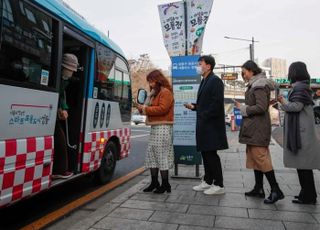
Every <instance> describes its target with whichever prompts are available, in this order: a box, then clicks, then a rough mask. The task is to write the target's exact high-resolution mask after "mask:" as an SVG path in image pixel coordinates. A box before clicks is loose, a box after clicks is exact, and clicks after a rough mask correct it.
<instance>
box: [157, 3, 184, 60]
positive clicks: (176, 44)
mask: <svg viewBox="0 0 320 230" xmlns="http://www.w3.org/2000/svg"><path fill="white" fill-rule="evenodd" d="M158 9H159V14H160V21H161V27H162V34H163V40H164V45H165V47H166V49H167V52H168V54H169V56H170V57H172V56H182V55H185V50H186V42H185V37H186V35H185V17H184V4H183V2H182V1H181V2H174V3H169V4H164V5H159V6H158Z"/></svg>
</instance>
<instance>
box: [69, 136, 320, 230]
mask: <svg viewBox="0 0 320 230" xmlns="http://www.w3.org/2000/svg"><path fill="white" fill-rule="evenodd" d="M228 140H229V145H230V149H228V150H225V151H221V152H219V155H220V156H221V159H222V165H223V168H224V183H225V188H226V194H225V195H219V196H208V195H204V194H203V193H202V192H195V191H193V190H192V186H194V185H197V184H198V183H199V182H200V181H199V180H192V179H170V183H171V186H172V192H171V193H170V194H167V193H165V194H161V195H157V194H146V193H143V192H142V189H143V188H144V187H145V186H146V185H147V184H148V183H149V177H146V178H145V179H143V180H142V181H140V182H139V183H137V184H136V185H134V186H133V187H131V188H130V189H129V190H127V191H126V192H124V193H122V194H120V195H119V196H118V197H116V198H115V199H113V200H112V201H110V202H108V203H105V204H104V205H103V206H102V207H101V208H99V209H98V210H96V211H95V212H93V213H91V214H90V215H89V216H87V218H85V219H83V220H82V221H81V222H78V223H77V224H76V225H74V226H72V227H71V228H70V229H75V230H81V229H83V230H97V229H119V230H127V229H128V230H129V229H138V230H142V229H150V230H158V229H166V230H171V229H172V230H176V229H178V230H191V229H192V230H206V229H216V230H218V229H258V230H264V229H272V230H275V229H279V230H301V229H304V230H320V198H319V204H318V205H297V204H292V203H291V200H292V199H293V196H294V195H297V194H298V193H299V183H298V178H297V174H296V171H295V170H293V169H287V168H284V166H283V163H282V162H283V161H282V148H281V147H280V146H279V145H278V144H276V143H275V141H273V143H272V144H271V146H270V149H271V153H272V159H273V164H274V168H275V171H276V177H277V179H278V183H279V184H280V187H281V189H282V190H283V192H284V194H285V196H286V198H285V199H284V200H282V201H279V202H277V203H276V204H274V205H265V204H264V203H263V200H262V199H257V198H248V197H245V196H244V192H245V191H247V190H249V189H251V188H252V187H253V185H254V176H253V172H252V171H250V170H247V169H246V168H245V146H244V145H240V144H239V143H238V133H237V132H234V133H231V132H228ZM201 170H202V168H201ZM179 173H180V174H181V175H184V176H186V175H189V176H193V175H194V167H192V166H180V168H179ZM148 174H149V172H146V173H145V175H148ZM315 180H316V186H317V191H318V193H319V192H320V173H319V171H315ZM265 190H266V193H269V191H270V188H269V186H268V183H267V181H266V179H265ZM319 195H320V194H319Z"/></svg>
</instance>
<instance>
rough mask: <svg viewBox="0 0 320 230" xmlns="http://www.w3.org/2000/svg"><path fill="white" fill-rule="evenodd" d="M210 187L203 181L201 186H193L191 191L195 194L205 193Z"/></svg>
mask: <svg viewBox="0 0 320 230" xmlns="http://www.w3.org/2000/svg"><path fill="white" fill-rule="evenodd" d="M210 187H211V185H209V184H207V183H206V182H205V181H204V180H203V181H202V182H201V184H199V185H197V186H194V187H193V188H192V189H193V190H194V191H197V192H201V191H205V190H207V189H209V188H210Z"/></svg>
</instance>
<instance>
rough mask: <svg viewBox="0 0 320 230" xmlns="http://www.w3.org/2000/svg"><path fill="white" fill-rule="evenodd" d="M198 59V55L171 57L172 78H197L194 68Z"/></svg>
mask: <svg viewBox="0 0 320 230" xmlns="http://www.w3.org/2000/svg"><path fill="white" fill-rule="evenodd" d="M199 57H200V56H199V55H194V56H176V57H172V58H171V62H172V77H194V76H198V75H199V74H198V73H197V69H196V67H197V66H198V59H199Z"/></svg>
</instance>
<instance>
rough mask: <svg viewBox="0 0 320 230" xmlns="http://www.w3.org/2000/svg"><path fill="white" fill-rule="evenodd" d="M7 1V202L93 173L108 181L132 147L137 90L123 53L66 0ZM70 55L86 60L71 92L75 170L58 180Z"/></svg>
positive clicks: (3, 156) (0, 16)
mask: <svg viewBox="0 0 320 230" xmlns="http://www.w3.org/2000/svg"><path fill="white" fill-rule="evenodd" d="M0 2H1V12H0V20H1V24H0V98H1V99H0V207H5V206H8V205H10V204H13V203H15V202H17V201H19V200H22V199H25V198H27V197H30V196H33V195H35V194H38V193H39V192H42V191H45V190H48V189H50V188H52V187H54V186H57V185H59V184H62V183H65V182H67V181H69V180H71V179H74V178H76V177H79V176H82V175H85V174H89V173H92V174H93V175H94V176H95V178H96V179H97V181H99V182H101V183H107V182H108V181H110V179H111V177H112V174H113V172H114V170H115V166H116V161H117V160H120V159H123V158H125V157H127V156H128V154H129V151H130V134H131V130H130V119H131V102H132V99H131V98H132V95H131V81H130V73H129V67H128V62H127V60H126V58H125V55H124V53H123V51H122V50H121V49H120V47H119V46H118V45H117V44H115V43H114V42H113V41H112V40H110V39H109V38H108V37H107V36H105V35H104V34H103V33H102V32H100V31H98V30H97V29H95V28H94V27H93V26H91V25H90V24H89V23H88V22H87V21H86V20H85V19H84V18H83V17H82V16H81V15H79V14H78V13H77V12H76V11H74V10H73V9H72V8H70V7H69V6H68V5H67V4H66V3H65V2H63V1H62V0H1V1H0ZM65 53H71V54H74V55H75V56H76V57H77V58H78V61H79V67H78V71H77V72H75V73H74V75H73V77H72V78H71V79H70V83H69V86H68V87H67V88H66V90H65V91H64V94H65V97H66V101H67V104H68V106H69V109H68V113H69V117H68V119H67V122H65V127H64V128H65V130H64V132H65V135H66V137H67V138H66V142H67V143H64V144H67V146H68V147H67V151H68V162H69V163H68V168H69V171H72V172H73V176H72V177H70V178H68V179H54V178H53V176H52V168H53V165H54V164H55V154H56V152H55V149H56V148H57V146H55V145H54V140H55V136H54V130H55V125H56V122H57V109H58V101H59V89H60V84H61V81H62V80H61V79H62V78H61V64H62V57H63V54H65Z"/></svg>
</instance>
